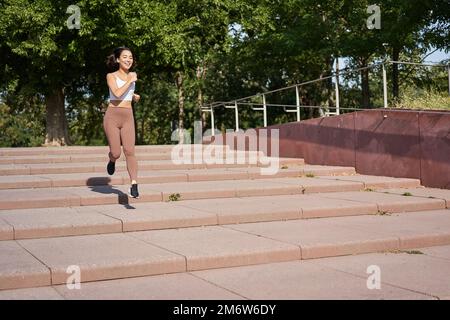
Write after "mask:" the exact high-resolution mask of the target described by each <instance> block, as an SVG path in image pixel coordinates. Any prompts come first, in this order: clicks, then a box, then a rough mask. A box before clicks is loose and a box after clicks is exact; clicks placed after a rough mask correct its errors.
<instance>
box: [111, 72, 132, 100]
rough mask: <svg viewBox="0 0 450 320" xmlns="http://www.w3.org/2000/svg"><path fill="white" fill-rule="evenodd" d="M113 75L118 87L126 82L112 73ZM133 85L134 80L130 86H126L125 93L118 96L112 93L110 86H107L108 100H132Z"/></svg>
mask: <svg viewBox="0 0 450 320" xmlns="http://www.w3.org/2000/svg"><path fill="white" fill-rule="evenodd" d="M114 77H115V78H116V84H117V87H118V88H120V87H122V86H123V85H124V84H125V83H126V81H123V80H122V79H120V78H119V77H117V76H116V75H114ZM135 87H136V84H135V82H133V83H131V84H130V86H129V87H128V90H127V91H125V93H124V94H123V95H121V96H120V97H116V96H115V95H114V93H112V91H111V88H109V100H110V101H111V100H123V101H131V100H133V94H134V89H135Z"/></svg>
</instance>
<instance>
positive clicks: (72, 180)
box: [0, 165, 355, 190]
mask: <svg viewBox="0 0 450 320" xmlns="http://www.w3.org/2000/svg"><path fill="white" fill-rule="evenodd" d="M354 174H355V169H354V168H351V167H331V166H314V165H302V166H299V165H295V166H292V167H290V168H289V167H288V168H284V169H280V170H278V172H277V173H275V174H274V175H270V177H299V176H306V175H315V176H322V175H326V176H330V175H354ZM267 177H268V176H267V175H262V174H261V169H260V168H257V167H238V168H210V169H185V170H177V169H173V170H151V171H142V170H140V171H139V177H138V181H139V183H141V184H145V183H165V182H177V181H178V182H182V181H183V182H187V181H213V180H236V179H261V178H267ZM129 180H130V178H129V176H128V172H126V171H123V170H122V171H119V172H117V173H116V174H115V175H113V176H109V175H108V174H103V175H101V174H97V175H95V176H94V175H93V173H66V174H63V173H60V174H35V175H11V176H0V190H5V189H23V188H49V187H78V186H98V185H122V184H129V183H130V181H129Z"/></svg>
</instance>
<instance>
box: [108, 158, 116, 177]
mask: <svg viewBox="0 0 450 320" xmlns="http://www.w3.org/2000/svg"><path fill="white" fill-rule="evenodd" d="M106 170H107V171H108V174H109V175H110V176H112V175H113V174H114V171H116V163H115V162H112V161H111V160H110V161H109V162H108V165H107V166H106Z"/></svg>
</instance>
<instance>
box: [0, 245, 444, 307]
mask: <svg viewBox="0 0 450 320" xmlns="http://www.w3.org/2000/svg"><path fill="white" fill-rule="evenodd" d="M371 267H372V268H373V267H378V268H379V271H380V273H379V275H380V286H379V287H374V286H371V287H369V286H368V282H369V283H370V284H372V285H373V283H372V282H370V281H369V276H371V272H373V271H371V270H372V269H369V268H371ZM368 270H369V272H368ZM448 279H450V246H440V247H429V248H419V249H417V248H416V249H415V250H403V251H387V252H383V253H369V254H361V255H355V256H345V257H331V258H321V259H313V260H304V261H288V262H278V263H267V264H261V265H250V266H240V267H230V268H221V269H211V270H203V271H193V272H181V273H174V274H164V275H155V276H143V277H135V278H125V279H117V280H106V281H93V282H88V283H81V284H80V288H79V289H71V288H69V287H67V285H64V284H63V285H53V286H45V287H38V288H26V289H15V290H2V291H0V299H1V300H22V299H23V300H30V299H33V300H34V299H38V300H62V299H67V300H72V299H75V300H85V299H88V300H98V299H101V300H130V299H131V300H229V299H232V300H279V299H283V300H303V299H314V300H329V299H332V300H348V299H352V300H391V299H392V300H428V299H432V300H435V299H439V300H445V299H447V300H448V299H450V282H449V280H448Z"/></svg>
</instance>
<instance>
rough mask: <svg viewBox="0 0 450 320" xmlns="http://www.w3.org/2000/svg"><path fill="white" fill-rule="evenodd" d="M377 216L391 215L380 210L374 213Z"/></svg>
mask: <svg viewBox="0 0 450 320" xmlns="http://www.w3.org/2000/svg"><path fill="white" fill-rule="evenodd" d="M376 215H377V216H390V215H392V213H389V212H387V211H382V210H378V212H377V213H376Z"/></svg>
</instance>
